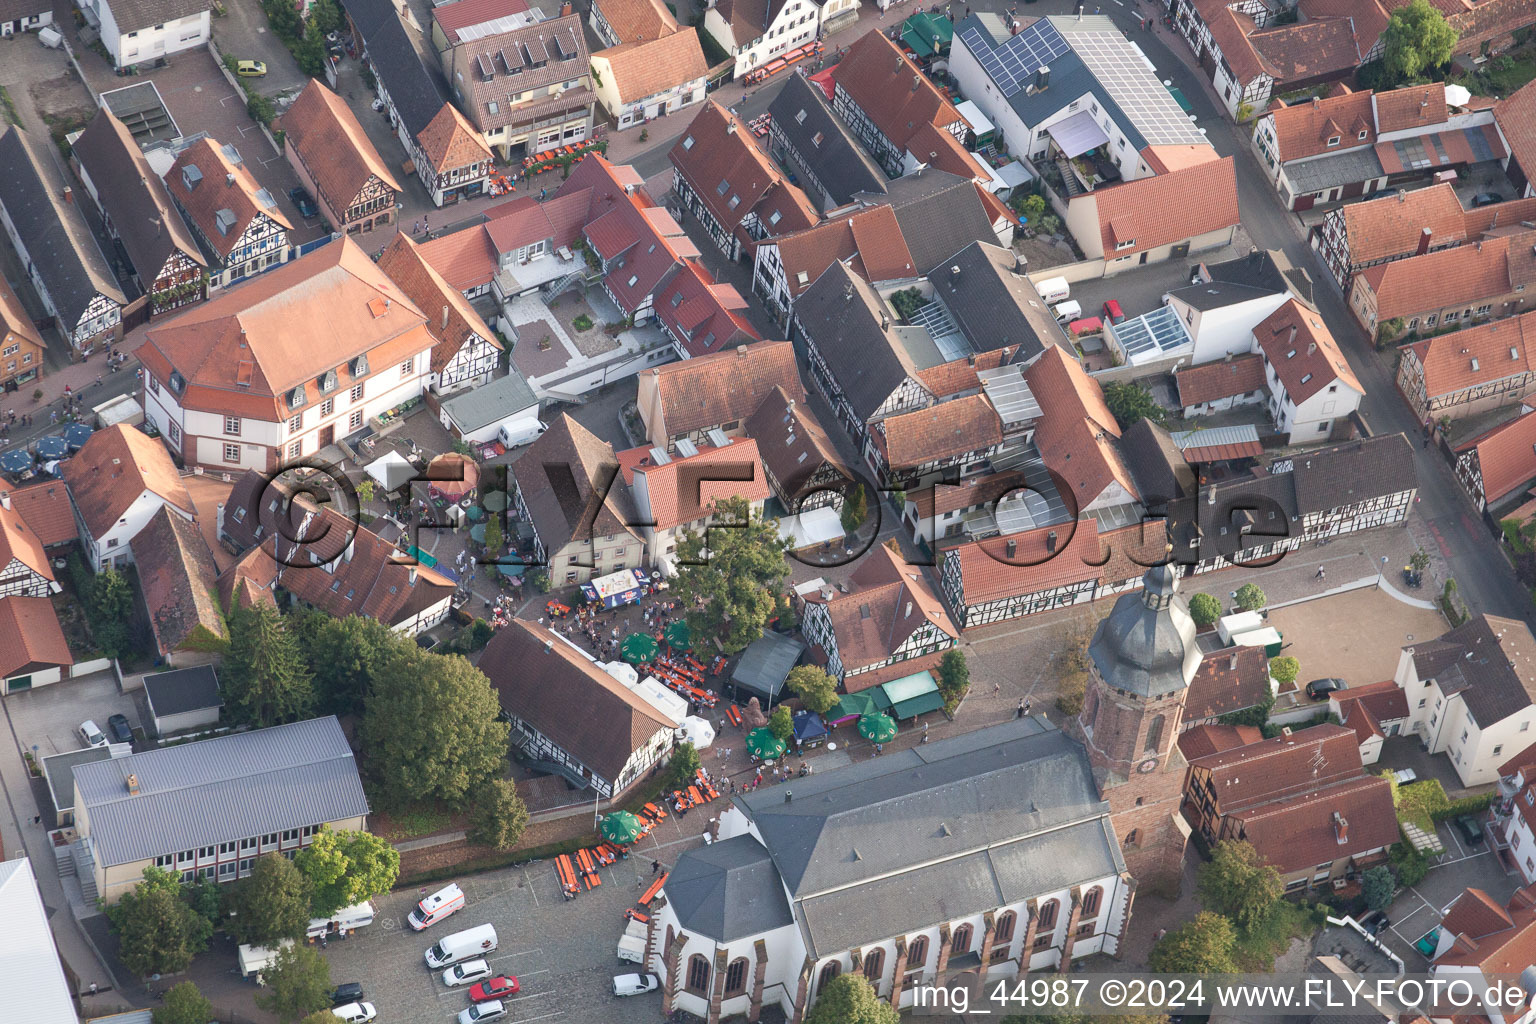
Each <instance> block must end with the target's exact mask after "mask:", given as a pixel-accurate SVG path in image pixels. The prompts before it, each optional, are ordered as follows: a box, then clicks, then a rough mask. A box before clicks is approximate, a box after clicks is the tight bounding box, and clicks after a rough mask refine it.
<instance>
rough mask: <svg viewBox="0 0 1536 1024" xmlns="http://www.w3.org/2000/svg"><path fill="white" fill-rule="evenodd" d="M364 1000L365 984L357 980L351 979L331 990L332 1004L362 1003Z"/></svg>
mask: <svg viewBox="0 0 1536 1024" xmlns="http://www.w3.org/2000/svg"><path fill="white" fill-rule="evenodd" d="M362 1001H363V986H362V985H359V984H358V983H357V982H355V981H349V982H346V983H344V984H341V985H337V986H336V988H335V989H333V990H332V991H331V1005H332V1006H341V1005H343V1004H345V1003H360V1002H362Z"/></svg>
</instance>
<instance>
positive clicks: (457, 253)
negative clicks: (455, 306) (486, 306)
mask: <svg viewBox="0 0 1536 1024" xmlns="http://www.w3.org/2000/svg"><path fill="white" fill-rule="evenodd" d="M490 213H494V209H493V210H492V211H488V215H489V214H490ZM419 247H420V249H421V258H422V259H424V260H426V261H427V262H428V263H430V264H431V265H432V269H433V270H436V271H437V272H438V273H439V274H441V275H442V276H443V280H445V281H447V282H448V283H449V284H451V285H453V286H454V287H455V288H457V289H459V290H460V291H469V290H471V289H474V288H479V287H482V286H484V285H488V284H490V283H491V281H492V280H493V279H494V278H495V277H496V271H497V269H498V265H497V252H496V245H495V243H494V242H492V241H491V236H490V224H489V223H486V224H476V225H474V226H473V227H468V228H464V229H463V230H462V231H450V232H449V233H448V234H446V235H440V236H439V237H437V238H434V239H432V240H431V241H428V242H422V243H420V246H419Z"/></svg>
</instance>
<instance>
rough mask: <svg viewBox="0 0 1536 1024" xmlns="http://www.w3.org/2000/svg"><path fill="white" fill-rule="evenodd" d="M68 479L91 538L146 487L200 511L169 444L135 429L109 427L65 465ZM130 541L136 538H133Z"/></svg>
mask: <svg viewBox="0 0 1536 1024" xmlns="http://www.w3.org/2000/svg"><path fill="white" fill-rule="evenodd" d="M64 482H65V483H66V484H68V485H69V493H70V497H72V498H73V499H74V503H75V507H76V508H78V509H79V510H80V515H81V516H82V517H83V518H84V519H85V526H86V529H88V530H90V531H91V535H92V536H93V537H97V538H99V537H102V536H104V535H105V534H106V533H107V532H108V531H110V530H111V529H112V528H113V527H114V526H116V525H117V521H118V520H119V519H121V518H123V516H124V515H126V514H127V512H128V507H129V506H130V505H132V504H133V503H134V502H135V501H136V500H138V497H139V495H141V494H143V493H144V492H145V491H148V492H150V493H151V494H153V495H155V496H156V497H158V498H159V499H160V500H161V501H164V502H166V503H168V504H171V505H175V506H176V507H177V508H178V509H180V510H181V511H183V512H185V513H186V514H187V515H188V516H193V515H196V514H197V508H196V506H194V505H193V504H192V497H191V495H189V494H188V493H187V488H186V485H184V484H183V483H182V482H181V475H180V474H179V473H177V472H176V464H175V463H174V462H172V461H171V456H170V455H169V454H168V453H167V452H166V450H165V446H164V445H162V444H161V443H160V442H159V441H157V440H155V439H154V438H151V437H149V436H147V435H145V434H143V433H141V432H140V431H138V430H135V429H134V428H132V427H125V426H122V425H117V426H112V427H107V428H106V429H105V430H98V431H97V432H96V433H94V434H92V435H91V438H90V440H88V441H86V442H85V446H84V447H83V448H81V449H80V450H79V451H78V452H76V453H75V455H74V457H73V458H70V459H68V460H67V461H66V462H65V463H64ZM129 539H130V540H131V539H132V538H129Z"/></svg>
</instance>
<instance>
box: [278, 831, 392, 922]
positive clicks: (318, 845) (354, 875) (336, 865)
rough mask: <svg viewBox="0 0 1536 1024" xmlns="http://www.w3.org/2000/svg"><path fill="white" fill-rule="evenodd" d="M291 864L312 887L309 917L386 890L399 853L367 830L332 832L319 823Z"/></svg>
mask: <svg viewBox="0 0 1536 1024" xmlns="http://www.w3.org/2000/svg"><path fill="white" fill-rule="evenodd" d="M293 866H294V867H296V868H298V869H299V873H300V874H301V875H303V876H304V877H305V878H307V879H308V880H309V884H310V886H311V888H312V894H311V896H310V904H309V914H310V917H329V916H330V915H332V914H334V913H335V912H336V911H338V910H340V909H341V908H342V907H350V906H354V905H355V904H358V903H361V902H363V901H364V900H366V899H368V898H369V897H371V896H377V895H379V894H380V893H386V892H389V890H390V889H391V888H393V887H394V884H395V879H396V878H398V877H399V875H400V854H399V852H398V851H396V850H395V848H394V847H393V846H391V845H389V844H388V843H386V842H385V841H384V840H382V839H380V838H379V837H378V836H376V835H374V834H373V833H371V832H354V831H349V830H343V831H340V832H333V831H331V830H330V828H328V827H326V826H322V827H321V829H320V831H319V832H318V833H317V834H316V835H315V838H314V840H313V841H312V842H311V843H310V844H309V845H308V846H306V847H304V848H303V849H302V850H300V851H299V852H298V853H297V854H295V855H294V858H293Z"/></svg>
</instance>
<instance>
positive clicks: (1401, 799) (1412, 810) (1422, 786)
mask: <svg viewBox="0 0 1536 1024" xmlns="http://www.w3.org/2000/svg"><path fill="white" fill-rule="evenodd" d="M1392 802H1393V804H1394V805H1396V807H1397V820H1398V821H1400V822H1412V823H1413V824H1415V825H1417V826H1419V828H1422V829H1423V830H1424V831H1425V832H1428V833H1430V834H1434V831H1435V818H1436V817H1437V816H1438V815H1441V814H1443V813H1444V812H1445V811H1446V810H1448V809H1449V808H1450V806H1451V801H1450V798H1449V797H1447V796H1446V795H1445V787H1444V786H1442V785H1440V781H1439V780H1438V779H1425V780H1424V781H1422V782H1415V783H1413V784H1412V785H1408V786H1393V787H1392Z"/></svg>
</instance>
